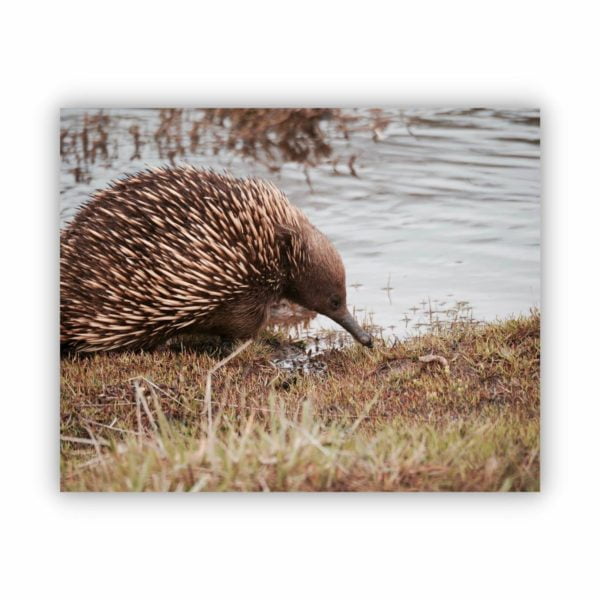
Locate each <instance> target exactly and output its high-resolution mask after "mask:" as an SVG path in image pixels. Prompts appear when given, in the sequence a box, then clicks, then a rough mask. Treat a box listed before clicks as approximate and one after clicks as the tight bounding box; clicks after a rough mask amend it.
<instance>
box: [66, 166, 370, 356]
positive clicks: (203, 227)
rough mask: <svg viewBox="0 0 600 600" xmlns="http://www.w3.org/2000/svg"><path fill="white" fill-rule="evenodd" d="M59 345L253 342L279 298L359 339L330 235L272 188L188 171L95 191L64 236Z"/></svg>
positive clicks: (146, 174) (165, 171)
mask: <svg viewBox="0 0 600 600" xmlns="http://www.w3.org/2000/svg"><path fill="white" fill-rule="evenodd" d="M60 246H61V248H60V250H61V258H60V260H61V272H60V285H61V294H60V309H61V317H60V328H61V332H60V335H61V348H62V349H64V350H72V351H79V352H94V351H103V350H115V349H141V348H152V347H153V346H155V345H156V344H158V343H160V342H163V341H165V340H166V339H168V338H170V337H172V336H174V335H178V334H181V333H200V332H202V333H211V334H218V335H221V336H224V337H227V338H230V339H235V338H240V339H244V338H246V339H247V338H250V337H252V336H254V335H255V334H256V333H257V332H258V331H259V330H260V329H261V327H262V326H263V325H264V324H265V322H266V320H267V318H268V314H269V306H270V305H271V304H272V303H273V302H275V301H278V300H280V299H281V298H287V299H289V300H291V301H293V302H296V303H298V304H300V305H302V306H304V307H306V308H308V309H311V310H314V311H317V312H319V313H322V314H324V315H327V316H328V317H330V318H331V319H333V320H334V321H336V322H337V323H339V324H340V325H341V326H342V327H344V328H345V329H347V330H348V331H349V332H350V333H351V334H352V335H353V336H354V337H355V338H356V339H357V340H358V341H359V342H360V343H362V344H364V345H367V346H370V345H371V337H370V336H369V334H367V333H366V332H365V331H364V330H362V329H361V327H360V326H359V325H358V323H357V322H356V321H355V319H354V318H353V317H352V316H351V315H350V313H349V312H348V309H347V307H346V289H345V272H344V265H343V263H342V260H341V258H340V255H339V254H338V252H337V251H336V249H335V248H334V247H333V245H332V244H331V242H329V240H328V239H327V238H326V237H325V236H324V235H323V234H322V233H321V232H320V231H318V230H317V229H316V228H315V227H314V226H313V225H311V223H310V222H309V221H308V219H307V218H306V217H305V216H304V214H302V212H301V211H300V210H298V209H297V208H296V207H294V206H293V205H292V204H290V202H289V201H288V200H287V198H286V197H285V195H284V194H283V193H282V192H281V191H280V190H278V189H277V188H276V187H275V186H274V185H272V184H271V183H268V182H266V181H262V180H258V179H236V178H234V177H232V176H230V175H227V174H218V173H215V172H213V171H203V170H198V169H196V168H193V167H187V166H186V167H178V168H172V169H171V168H160V169H152V170H147V171H143V172H140V173H137V174H135V175H131V176H127V177H125V178H124V179H121V180H118V181H115V182H113V183H112V185H111V186H110V187H109V188H108V189H105V190H102V191H98V192H96V193H95V194H94V195H93V196H92V198H91V199H90V201H88V202H87V204H85V206H84V207H83V208H82V209H81V210H80V211H79V213H78V214H77V215H76V216H75V218H74V220H73V221H72V222H71V223H70V224H69V225H68V226H67V227H66V228H65V229H64V230H63V232H62V234H61V242H60Z"/></svg>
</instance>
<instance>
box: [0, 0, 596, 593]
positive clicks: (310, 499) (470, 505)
mask: <svg viewBox="0 0 600 600" xmlns="http://www.w3.org/2000/svg"><path fill="white" fill-rule="evenodd" d="M595 4H596V3H593V2H578V1H574V0H571V1H570V2H568V3H558V2H551V1H547V2H526V1H524V0H520V1H518V2H514V1H510V0H504V1H503V2H501V3H493V4H492V3H490V2H481V1H474V2H461V1H456V0H454V1H452V2H448V1H444V2H431V1H424V0H419V1H417V0H414V1H413V2H409V3H404V2H402V3H401V2H394V3H392V2H377V1H373V0H372V1H370V2H364V3H362V2H351V1H348V0H346V1H345V2H339V3H335V4H334V3H326V2H324V1H320V2H312V1H310V0H304V1H303V2H298V3H284V2H281V1H279V2H259V1H257V0H254V1H252V2H244V3H242V2H240V3H233V2H229V3H225V2H218V3H217V2H213V3H212V4H211V5H206V4H204V3H201V2H193V3H192V2H189V3H186V2H178V1H176V0H171V1H169V2H165V1H163V2H152V1H149V0H146V1H144V2H124V1H123V0H121V1H120V2H113V1H110V0H104V1H103V2H97V3H93V4H92V3H84V2H80V1H79V2H46V3H41V2H40V3H35V2H32V3H24V2H21V3H18V4H17V3H15V2H12V3H9V4H7V5H5V6H4V7H3V10H2V12H3V16H2V35H1V36H0V45H1V48H0V50H1V57H2V73H3V77H2V92H1V95H0V98H1V99H2V111H1V112H0V117H1V121H0V135H1V142H0V152H1V153H2V161H1V164H2V191H1V198H2V208H3V219H2V236H0V237H1V240H2V252H1V253H0V256H1V257H2V280H3V281H2V294H1V298H2V316H3V324H4V327H3V328H2V333H3V334H4V335H3V339H2V344H1V348H0V351H1V352H2V360H1V361H0V365H1V366H2V375H3V376H2V383H3V386H2V392H3V393H2V405H1V406H2V412H1V415H0V417H1V421H0V452H1V453H0V456H1V459H2V470H1V479H0V482H1V486H2V494H1V496H0V498H1V499H2V505H1V508H0V511H1V512H0V514H1V517H0V518H1V524H0V539H1V552H2V554H3V556H2V557H0V565H1V570H2V577H1V579H0V591H2V592H3V593H2V596H3V597H5V598H33V597H43V598H53V597H59V596H60V597H61V598H86V599H87V598H103V599H106V598H125V597H142V598H155V597H156V598H157V597H179V596H182V595H184V594H185V595H186V596H187V595H193V596H196V597H200V596H206V595H210V596H213V595H215V596H216V595H218V596H219V597H230V596H231V597H244V598H245V597H253V596H260V597H276V598H282V597H286V598H287V597H291V598H303V599H306V598H312V597H319V598H321V597H332V598H337V597H380V596H383V595H385V596H388V595H390V596H391V595H394V596H397V597H418V598H434V597H442V598H500V597H502V598H506V597H510V598H526V597H527V598H529V597H536V598H538V597H544V598H547V597H550V596H552V597H554V596H555V595H556V596H558V597H567V596H568V597H573V598H583V597H592V596H595V595H596V594H597V593H598V585H597V575H596V574H595V573H594V571H596V572H597V569H598V533H599V531H598V491H599V490H598V488H599V486H598V476H599V469H598V431H599V410H598V405H599V404H600V397H599V393H598V383H597V379H598V372H599V370H600V369H599V368H598V364H599V358H598V351H597V339H598V334H599V332H598V310H597V308H598V289H597V287H598V265H597V262H598V243H597V239H598V234H597V228H598V224H599V219H598V217H599V209H598V206H599V203H600V198H599V196H598V183H597V178H598V172H599V170H600V167H599V158H600V156H599V151H598V146H599V143H598V141H599V140H598V134H599V127H598V122H599V117H598V110H599V108H600V97H599V93H598V80H599V74H598V73H599V70H598V56H599V51H598V43H597V39H598V23H599V20H598V17H597V15H595V14H594V10H593V7H594V6H595ZM217 6H218V8H217ZM423 103H431V104H442V103H443V104H457V105H463V106H466V105H478V106H481V105H528V106H532V105H533V106H535V105H539V106H541V108H542V144H543V158H542V165H543V177H544V186H543V187H544V193H543V253H544V255H543V265H544V266H543V303H542V312H543V407H542V413H543V436H542V437H543V440H542V442H543V478H542V488H543V491H542V493H540V494H504V495H498V494H488V495H485V494H454V495H451V494H412V495H410V494H404V495H402V494H387V495H385V494H371V495H364V494H363V495H360V494H357V495H324V494H322V495H277V496H274V495H273V496H269V497H264V496H258V495H233V494H230V495H225V494H221V495H216V494H215V495H209V494H206V495H196V496H193V497H192V496H183V495H178V496H175V495H171V496H159V495H150V494H146V495H137V496H135V495H125V494H123V495H119V496H117V495H109V494H105V495H99V494H98V495H92V494H87V495H86V494H80V495H76V494H70V495H68V494H62V495H61V494H59V493H58V491H57V490H58V458H57V457H58V440H57V430H58V344H57V339H58V285H57V281H58V267H57V265H58V263H57V256H58V211H57V205H58V185H57V173H58V110H59V107H60V106H80V105H88V106H114V105H120V106H123V105H124V106H157V105H162V106H172V105H194V106H198V105H200V106H202V105H208V106H226V105H227V106H248V105H270V106H289V105H294V106H297V105H319V106H322V105H332V106H342V105H343V106H356V105H368V106H392V105H394V106H397V105H410V104H419V105H421V104H423Z"/></svg>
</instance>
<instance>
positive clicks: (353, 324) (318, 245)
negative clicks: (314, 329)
mask: <svg viewBox="0 0 600 600" xmlns="http://www.w3.org/2000/svg"><path fill="white" fill-rule="evenodd" d="M305 243H306V245H307V250H308V260H307V263H306V266H305V268H304V269H303V270H302V271H301V272H300V273H299V274H298V276H297V277H296V280H295V281H293V282H291V283H290V284H289V285H288V287H287V289H286V290H285V291H284V294H285V296H286V297H287V298H288V299H289V300H292V301H293V302H296V303H297V304H300V305H302V306H304V307H306V308H308V309H310V310H314V311H316V312H318V313H320V314H322V315H325V316H326V317H329V318H330V319H332V320H333V321H335V322H336V323H338V324H339V325H341V326H342V327H343V328H344V329H345V330H346V331H348V332H349V333H350V334H351V335H352V337H354V339H356V340H357V341H358V342H360V343H361V344H363V345H364V346H368V347H371V346H372V345H373V340H372V338H371V336H370V335H369V334H368V333H367V332H366V331H365V330H364V329H362V327H361V326H360V325H359V324H358V323H357V321H356V319H355V318H354V317H353V316H352V315H351V314H350V312H349V310H348V307H347V305H346V272H345V269H344V263H343V262H342V259H341V257H340V255H339V254H338V252H337V250H336V249H335V248H334V246H333V245H332V244H331V242H330V241H329V240H328V239H327V238H326V237H325V236H324V235H323V234H322V233H321V232H320V231H319V230H318V229H316V228H314V227H312V226H310V231H308V232H306V235H305Z"/></svg>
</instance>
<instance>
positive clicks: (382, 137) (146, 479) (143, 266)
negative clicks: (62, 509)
mask: <svg viewBox="0 0 600 600" xmlns="http://www.w3.org/2000/svg"><path fill="white" fill-rule="evenodd" d="M539 376H540V112H539V110H538V109H535V108H514V107H512V108H502V107H468V106H467V107H442V106H440V107H431V106H413V107H401V108H389V107H387V108H356V109H351V108H342V109H334V108H282V109H274V108H270V109H263V108H239V109H234V108H228V109H219V108H214V109H207V108H202V109H193V108H160V109H158V108H157V109H147V108H146V109H135V108H120V109H116V108H111V109H103V108H96V109H90V108H86V109H79V108H66V109H63V110H61V113H60V381H61V387H60V453H61V454H60V460H61V463H60V464H61V473H60V487H61V490H63V491H94V492H97V491H102V492H121V491H127V492H133V491H135V492H142V491H143V492H146V491H148V492H150V491H153V492H183V491H186V492H190V491H235V492H268V491H277V492H299V491H310V492H334V491H344V492H349V491H357V492H384V491H395V492H400V491H446V492H447V491H493V492H507V491H538V490H539V489H540V394H539V381H540V378H539Z"/></svg>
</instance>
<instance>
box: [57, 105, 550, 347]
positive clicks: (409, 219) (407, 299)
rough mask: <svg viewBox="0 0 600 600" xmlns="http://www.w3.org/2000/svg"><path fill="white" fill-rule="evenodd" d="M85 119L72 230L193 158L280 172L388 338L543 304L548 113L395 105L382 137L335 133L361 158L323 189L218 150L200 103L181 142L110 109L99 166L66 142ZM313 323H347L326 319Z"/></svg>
mask: <svg viewBox="0 0 600 600" xmlns="http://www.w3.org/2000/svg"><path fill="white" fill-rule="evenodd" d="M85 113H88V115H97V114H98V111H90V110H88V111H81V110H65V111H62V113H61V130H62V133H61V148H62V149H63V153H64V158H65V160H63V161H61V174H60V175H61V198H60V210H61V223H63V224H64V223H65V222H66V221H67V220H68V219H69V218H70V217H72V215H73V214H74V213H75V212H76V210H77V208H78V207H79V206H80V205H81V203H82V202H83V201H85V200H86V198H87V197H88V195H89V194H90V193H91V192H93V191H94V190H95V189H97V188H101V187H104V186H106V185H107V184H108V182H109V181H110V180H111V179H114V178H116V177H118V176H120V175H121V174H123V173H125V172H129V173H131V172H133V171H135V170H137V169H141V168H145V167H148V166H158V165H164V164H166V163H168V162H175V163H180V162H187V163H192V164H195V165H198V166H204V167H213V168H215V169H228V170H230V171H231V172H232V173H233V174H234V175H236V176H261V177H265V178H269V179H272V180H273V181H274V182H275V183H276V184H277V185H278V186H279V187H281V189H282V190H283V191H285V192H286V194H287V195H288V197H289V198H290V200H291V201H292V202H294V203H295V204H296V205H298V206H299V207H300V208H302V209H303V210H304V211H305V213H306V214H307V215H308V217H309V218H310V220H311V221H312V222H313V223H315V224H316V225H317V226H318V227H319V228H320V229H321V230H322V231H323V232H324V233H326V234H327V235H328V236H329V237H330V238H331V239H332V241H333V242H334V244H335V245H336V247H337V248H338V249H339V251H340V253H341V254H342V256H343V258H344V262H345V265H346V271H347V280H348V299H349V303H350V304H351V305H352V306H353V307H354V310H355V311H356V315H357V316H358V318H359V319H362V318H364V319H366V320H372V321H373V322H374V323H376V324H377V325H378V326H380V327H382V328H383V333H384V334H386V335H397V336H399V337H402V336H403V335H405V333H406V332H407V331H408V332H414V331H416V330H419V328H420V327H422V326H423V325H422V323H424V322H425V323H426V322H427V319H428V314H429V317H431V316H432V315H436V316H437V317H438V319H446V318H452V317H451V312H450V313H449V314H446V313H447V311H448V310H450V311H452V310H463V308H464V306H465V304H464V303H467V302H468V303H469V307H472V313H471V317H470V318H474V319H478V320H489V319H494V318H496V317H504V316H508V315H510V314H518V313H523V312H527V311H528V310H529V308H530V307H531V306H533V305H539V290H540V247H539V245H540V221H539V217H540V146H539V144H540V127H539V111H538V110H533V109H523V110H516V109H510V110H508V109H506V110H504V109H503V110H499V109H487V108H486V109H483V108H481V109H466V110H465V109H451V108H410V109H403V110H400V109H386V110H385V111H384V115H385V116H386V117H388V118H389V119H390V122H389V125H388V126H387V128H385V129H384V130H382V131H377V132H376V135H374V134H373V132H372V131H370V130H368V129H363V130H360V129H359V130H357V131H356V132H354V133H353V134H352V135H351V136H350V139H349V140H346V139H344V138H343V136H342V135H340V134H339V133H338V134H335V135H337V137H336V138H335V139H334V141H333V144H332V145H333V147H334V149H335V150H336V152H337V153H338V154H339V155H341V156H346V157H355V158H353V159H352V161H351V163H350V165H345V164H344V163H343V161H341V162H340V164H339V165H336V166H335V168H332V165H331V164H324V165H322V166H319V167H315V168H312V169H311V170H310V173H309V174H310V181H311V187H312V190H311V189H310V188H309V186H308V184H307V181H306V176H305V173H304V171H303V169H302V168H301V167H299V166H297V165H295V164H286V165H284V167H283V168H282V170H281V171H280V172H279V173H275V174H274V173H272V172H269V170H268V169H267V168H266V167H263V166H261V165H258V164H256V163H252V162H248V161H244V160H243V159H241V158H239V157H238V156H236V155H234V154H231V153H228V152H221V153H219V154H214V152H213V148H212V146H211V145H210V144H208V143H203V140H202V139H198V137H197V136H196V137H194V132H193V127H194V125H193V124H194V122H195V121H194V114H195V111H193V110H186V111H184V115H183V120H182V131H183V132H184V133H185V135H186V136H189V137H188V138H187V139H188V140H192V142H193V143H190V144H188V145H187V146H185V147H181V148H177V147H174V148H169V147H167V148H165V147H164V146H163V147H161V146H160V144H159V143H157V141H156V139H155V138H154V137H153V134H154V132H155V131H156V129H157V127H158V126H159V117H158V111H157V110H122V109H119V110H116V109H111V110H105V111H103V113H102V116H100V117H98V116H96V117H95V118H96V119H98V120H99V121H101V122H100V124H99V126H98V127H96V128H95V130H94V131H93V134H92V133H91V134H90V136H89V139H87V140H86V141H85V143H86V152H87V156H88V160H87V161H86V160H83V157H82V156H81V154H80V155H79V160H77V156H76V152H75V150H74V149H73V152H71V153H70V152H69V148H70V146H69V144H73V140H74V136H72V133H73V132H75V131H80V130H81V123H82V122H83V119H84V114H85ZM190 132H192V135H190ZM78 144H80V146H79V150H81V144H82V141H81V139H79V140H78ZM191 148H193V152H191V151H190V149H191ZM79 150H78V151H79ZM92 153H93V161H92V160H91V157H92ZM351 169H353V170H355V171H356V174H357V175H358V177H354V176H352V174H351V172H350V170H351ZM421 303H423V304H421ZM415 308H416V309H417V310H415ZM433 311H439V312H433ZM444 315H446V316H444ZM420 323H421V325H420ZM313 326H315V327H316V328H317V329H318V328H321V327H326V328H335V329H339V328H338V327H337V325H335V324H333V323H332V322H330V321H329V320H328V319H326V318H324V317H318V318H317V320H316V322H314V323H313Z"/></svg>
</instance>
